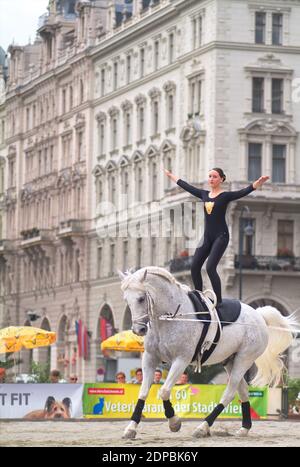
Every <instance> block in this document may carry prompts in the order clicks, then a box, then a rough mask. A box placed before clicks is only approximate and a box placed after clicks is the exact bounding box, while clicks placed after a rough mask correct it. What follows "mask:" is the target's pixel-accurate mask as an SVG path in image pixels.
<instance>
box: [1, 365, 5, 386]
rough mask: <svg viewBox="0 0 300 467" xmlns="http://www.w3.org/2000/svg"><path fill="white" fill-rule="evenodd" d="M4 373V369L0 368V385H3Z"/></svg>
mask: <svg viewBox="0 0 300 467" xmlns="http://www.w3.org/2000/svg"><path fill="white" fill-rule="evenodd" d="M5 378H6V371H5V368H0V384H4V383H5Z"/></svg>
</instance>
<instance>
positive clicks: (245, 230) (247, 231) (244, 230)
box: [239, 206, 254, 301]
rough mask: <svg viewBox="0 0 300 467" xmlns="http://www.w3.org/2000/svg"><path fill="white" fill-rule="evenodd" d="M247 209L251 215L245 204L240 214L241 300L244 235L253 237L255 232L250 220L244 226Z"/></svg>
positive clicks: (241, 294) (240, 293)
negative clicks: (244, 215)
mask: <svg viewBox="0 0 300 467" xmlns="http://www.w3.org/2000/svg"><path fill="white" fill-rule="evenodd" d="M245 211H247V214H248V215H250V209H249V208H248V206H243V207H242V210H241V214H240V217H239V227H240V228H239V232H240V242H239V299H240V301H241V300H242V296H243V291H242V285H243V276H242V272H243V271H242V269H243V268H242V256H243V244H244V235H246V237H248V238H251V237H253V234H254V228H253V226H252V225H251V224H250V222H248V224H247V225H246V226H245V227H243V226H242V219H243V214H244V212H245Z"/></svg>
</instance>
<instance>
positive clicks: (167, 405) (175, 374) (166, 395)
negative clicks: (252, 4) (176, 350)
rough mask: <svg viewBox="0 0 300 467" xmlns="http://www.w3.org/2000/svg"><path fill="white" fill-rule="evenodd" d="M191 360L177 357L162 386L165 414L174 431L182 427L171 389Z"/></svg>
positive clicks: (161, 394) (160, 392) (161, 392)
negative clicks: (171, 399)
mask: <svg viewBox="0 0 300 467" xmlns="http://www.w3.org/2000/svg"><path fill="white" fill-rule="evenodd" d="M189 363H190V362H189V361H187V360H182V359H179V358H178V359H176V360H175V361H174V362H173V363H172V366H171V368H170V371H169V373H168V376H167V379H166V381H165V383H164V384H163V386H162V387H161V389H160V391H159V394H160V397H161V398H162V400H163V404H164V409H165V416H166V417H167V419H168V420H169V428H170V430H171V431H173V432H177V431H179V430H180V428H181V420H180V418H179V417H177V415H175V412H174V409H173V406H172V403H171V401H170V395H171V389H172V387H173V386H174V384H175V383H176V381H177V380H178V378H179V376H181V375H182V373H183V372H184V370H185V369H186V367H187V366H188V365H189Z"/></svg>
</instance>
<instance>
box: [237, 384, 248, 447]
mask: <svg viewBox="0 0 300 467" xmlns="http://www.w3.org/2000/svg"><path fill="white" fill-rule="evenodd" d="M238 393H239V396H240V399H241V403H242V415H243V422H242V428H240V429H239V430H238V431H237V435H238V436H240V437H242V438H245V437H246V436H248V433H249V431H250V430H251V428H252V421H251V407H250V402H249V387H248V384H247V382H246V381H245V379H244V378H243V379H242V381H241V382H240V384H239V387H238Z"/></svg>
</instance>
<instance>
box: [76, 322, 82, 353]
mask: <svg viewBox="0 0 300 467" xmlns="http://www.w3.org/2000/svg"><path fill="white" fill-rule="evenodd" d="M75 326H76V335H77V346H78V357H79V358H81V357H82V349H83V346H82V334H83V333H82V320H81V319H79V320H78V321H76V322H75Z"/></svg>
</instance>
